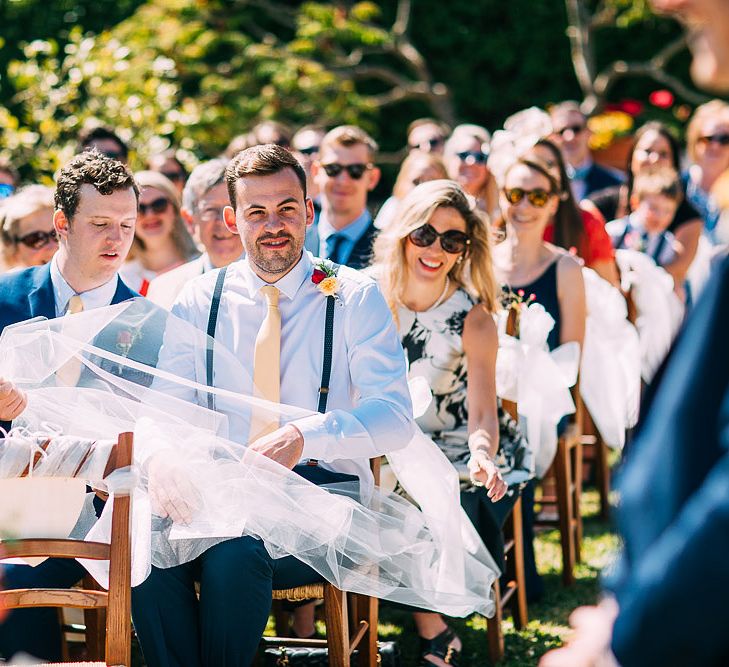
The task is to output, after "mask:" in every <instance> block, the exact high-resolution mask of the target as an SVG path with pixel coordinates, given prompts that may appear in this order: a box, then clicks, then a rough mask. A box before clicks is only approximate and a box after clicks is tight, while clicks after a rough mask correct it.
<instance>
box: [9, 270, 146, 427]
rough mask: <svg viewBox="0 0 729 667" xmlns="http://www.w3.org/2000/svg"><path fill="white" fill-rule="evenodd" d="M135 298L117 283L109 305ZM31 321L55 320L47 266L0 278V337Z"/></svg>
mask: <svg viewBox="0 0 729 667" xmlns="http://www.w3.org/2000/svg"><path fill="white" fill-rule="evenodd" d="M137 296H139V294H137V293H136V292H133V291H132V290H131V289H129V288H128V287H127V286H126V285H125V284H124V282H123V281H122V280H121V279H119V282H118V284H117V287H116V292H115V293H114V298H113V299H112V300H111V302H112V303H113V304H114V303H120V302H122V301H126V300H127V299H133V298H134V297H137ZM33 317H47V318H48V319H54V318H55V317H56V300H55V297H54V296H53V283H52V282H51V266H50V263H49V264H44V265H43V266H35V267H32V268H30V269H24V270H23V271H14V272H11V273H6V274H5V275H2V276H0V333H2V331H3V330H4V329H5V327H7V326H8V325H10V324H17V323H18V322H24V321H25V320H29V319H31V318H33ZM0 426H2V427H3V428H5V429H8V428H10V423H9V422H0Z"/></svg>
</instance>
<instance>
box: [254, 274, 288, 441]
mask: <svg viewBox="0 0 729 667" xmlns="http://www.w3.org/2000/svg"><path fill="white" fill-rule="evenodd" d="M261 293H262V294H263V295H264V296H265V297H266V302H267V304H268V310H267V311H266V317H265V318H264V320H263V322H262V323H261V328H260V329H259V330H258V335H257V336H256V347H255V350H254V352H253V384H254V386H255V388H256V389H257V390H258V392H259V395H260V396H261V398H265V399H266V400H267V401H271V402H272V403H280V402H281V311H280V310H279V309H278V298H279V295H280V292H279V290H278V288H277V287H274V286H273V285H266V286H264V287H262V288H261ZM277 428H278V417H277V416H274V415H272V414H271V413H270V412H269V411H268V410H258V411H257V410H255V409H254V410H253V415H252V418H251V430H250V435H251V437H250V438H249V441H250V442H253V441H254V440H256V439H257V438H260V437H261V436H263V435H267V434H268V433H271V432H272V431H275V430H276V429H277Z"/></svg>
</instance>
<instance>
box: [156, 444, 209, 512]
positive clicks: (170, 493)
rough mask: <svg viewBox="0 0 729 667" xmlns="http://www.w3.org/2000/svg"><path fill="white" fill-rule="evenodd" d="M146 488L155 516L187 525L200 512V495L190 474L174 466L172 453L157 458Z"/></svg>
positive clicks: (177, 465) (180, 467)
mask: <svg viewBox="0 0 729 667" xmlns="http://www.w3.org/2000/svg"><path fill="white" fill-rule="evenodd" d="M147 474H148V477H149V481H148V485H147V488H148V490H149V499H150V502H151V504H152V512H154V513H155V514H156V515H157V516H161V517H170V519H172V520H173V521H174V522H175V523H181V524H188V523H190V521H192V518H193V516H194V514H195V512H196V511H197V510H198V509H200V505H201V502H200V495H199V493H198V491H197V489H196V488H195V485H194V484H193V483H192V481H191V479H190V474H189V472H188V471H187V470H185V469H183V467H182V466H181V465H179V464H178V463H176V462H175V460H174V454H173V453H172V452H169V451H168V452H159V453H158V454H154V455H153V456H152V457H151V458H150V461H149V464H148V466H147Z"/></svg>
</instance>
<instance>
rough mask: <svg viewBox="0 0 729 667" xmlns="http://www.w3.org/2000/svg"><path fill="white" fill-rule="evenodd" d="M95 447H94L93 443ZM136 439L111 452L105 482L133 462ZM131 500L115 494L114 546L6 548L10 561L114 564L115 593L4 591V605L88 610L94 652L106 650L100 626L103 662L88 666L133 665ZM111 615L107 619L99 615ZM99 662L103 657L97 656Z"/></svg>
mask: <svg viewBox="0 0 729 667" xmlns="http://www.w3.org/2000/svg"><path fill="white" fill-rule="evenodd" d="M89 444H90V445H91V444H92V443H91V442H90V443H89ZM132 452H133V435H132V434H131V433H122V434H121V435H120V436H119V440H118V442H117V444H116V445H114V447H113V449H112V450H111V455H110V456H109V461H108V463H107V465H106V469H105V471H104V477H106V476H108V475H109V474H111V473H112V472H113V471H114V470H117V469H119V468H124V467H127V466H130V465H131V463H132ZM130 517H131V499H130V497H129V496H128V495H126V496H125V495H122V494H115V496H114V508H113V512H112V519H111V544H104V543H101V542H83V541H80V540H71V539H42V538H38V539H22V540H13V541H5V542H2V543H1V544H0V546H1V547H2V551H3V556H4V557H5V558H25V557H38V556H45V557H49V558H88V559H91V560H108V561H109V591H108V592H106V591H101V590H91V589H86V588H84V589H77V588H72V589H17V590H4V591H0V606H3V605H4V606H5V607H7V608H9V609H21V608H24V607H26V608H27V607H76V608H82V609H85V610H88V611H89V612H90V613H89V614H87V616H86V621H87V638H88V639H89V650H90V653H94V652H95V651H98V650H99V649H100V646H98V637H99V633H98V632H97V631H96V627H97V624H98V623H99V622H100V620H101V622H103V623H104V624H105V627H106V641H105V651H104V658H103V662H101V661H100V662H94V663H83V664H84V665H92V664H93V665H94V666H102V665H109V666H111V665H113V666H123V667H130V666H131V640H132V626H131V591H132V589H131V571H132V568H131V532H130V531H131V526H130ZM98 610H104V611H105V612H106V614H105V619H104V618H103V616H101V617H100V616H99V615H98V614H97V613H95V612H96V611H98ZM93 657H94V658H95V659H99V658H101V656H98V655H94V656H93Z"/></svg>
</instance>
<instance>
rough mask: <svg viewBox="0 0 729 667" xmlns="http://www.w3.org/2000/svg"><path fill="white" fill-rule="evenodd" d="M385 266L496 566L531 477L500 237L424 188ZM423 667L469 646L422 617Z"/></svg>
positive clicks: (452, 196) (393, 304)
mask: <svg viewBox="0 0 729 667" xmlns="http://www.w3.org/2000/svg"><path fill="white" fill-rule="evenodd" d="M375 259H376V262H375V266H374V267H373V273H375V275H377V276H378V278H379V281H380V285H381V288H382V291H383V294H384V296H385V299H386V301H387V303H388V305H389V306H390V309H391V310H392V313H393V316H394V318H395V321H396V323H397V326H398V331H399V334H400V338H401V340H402V343H403V347H404V348H405V352H406V355H407V358H408V363H409V375H410V377H411V378H413V377H423V378H425V380H426V381H427V382H428V384H429V386H430V387H431V390H432V392H433V400H432V402H431V404H430V405H429V407H428V409H427V411H426V412H425V414H423V415H422V416H421V417H419V418H418V419H417V422H418V425H419V426H420V428H421V429H422V430H423V432H425V433H426V434H428V435H429V436H430V437H431V438H433V440H434V441H435V442H436V443H437V444H438V446H439V447H440V449H441V451H443V453H444V454H445V455H446V457H448V459H449V460H450V461H451V462H452V463H453V465H454V466H455V467H456V468H457V469H458V470H459V472H460V477H461V480H462V481H461V504H462V506H463V508H464V510H465V511H466V514H467V515H468V516H469V518H470V519H471V521H472V523H473V524H474V527H475V528H476V530H477V531H478V533H479V535H480V536H481V539H482V540H483V541H484V543H485V545H486V546H487V548H488V549H489V551H490V552H491V555H492V556H493V557H494V558H495V559H496V561H497V563H498V562H499V561H500V560H503V548H504V546H503V541H502V540H503V538H502V535H501V527H502V525H503V523H504V521H505V519H506V516H507V515H508V513H509V511H510V509H511V507H512V506H513V504H514V502H516V499H517V498H518V495H519V490H520V488H521V485H523V484H524V483H526V481H527V480H528V479H529V478H530V476H531V469H532V466H531V457H530V452H529V451H528V449H527V447H526V442H525V440H524V438H522V437H521V434H520V433H519V430H518V427H517V426H516V424H515V423H514V422H513V420H510V419H509V418H508V417H506V415H505V414H504V413H503V411H502V410H500V408H499V405H498V401H497V398H496V351H497V348H498V335H497V330H496V324H495V322H494V313H495V311H496V309H497V304H498V298H497V284H496V280H495V278H494V274H493V270H492V267H491V246H490V231H489V226H488V224H487V222H486V221H485V220H484V219H483V218H482V217H481V215H480V214H479V213H478V212H477V210H476V208H475V206H474V205H473V203H472V200H471V199H470V198H469V197H468V196H467V195H466V194H465V193H464V192H463V190H462V189H461V187H460V186H459V185H458V184H457V183H455V182H453V181H448V180H435V181H429V182H427V183H423V184H421V185H418V186H417V187H415V188H414V189H413V190H412V191H411V192H410V193H409V194H408V195H406V196H405V198H404V199H403V201H402V204H401V205H400V208H399V210H398V213H397V216H396V217H395V219H394V220H393V222H392V224H391V225H390V226H389V227H388V228H387V229H386V230H384V231H383V232H382V233H381V234H380V236H379V237H378V240H377V242H376V245H375ZM414 616H415V623H416V626H417V628H418V634H419V635H420V638H421V656H422V657H421V662H420V665H423V666H428V667H430V666H431V665H439V666H442V665H445V664H449V665H458V661H459V656H460V651H461V640H460V639H459V638H458V637H457V636H456V635H455V633H454V632H453V630H451V629H450V628H449V627H448V625H447V624H446V622H445V621H444V620H443V618H442V617H441V616H440V615H439V614H434V613H431V612H424V611H417V612H415V614H414Z"/></svg>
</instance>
